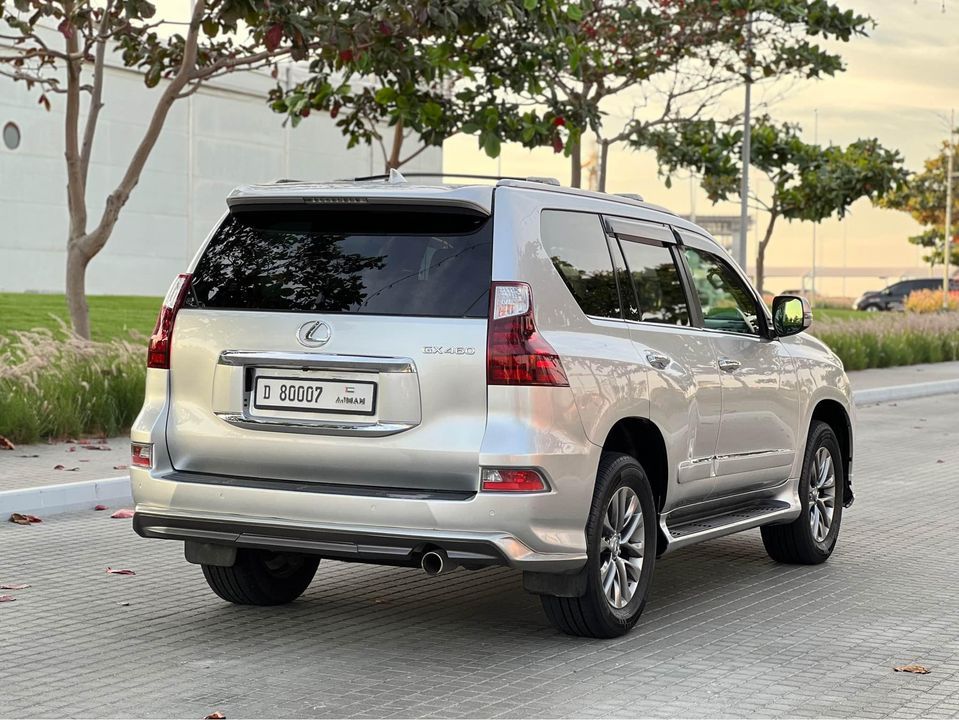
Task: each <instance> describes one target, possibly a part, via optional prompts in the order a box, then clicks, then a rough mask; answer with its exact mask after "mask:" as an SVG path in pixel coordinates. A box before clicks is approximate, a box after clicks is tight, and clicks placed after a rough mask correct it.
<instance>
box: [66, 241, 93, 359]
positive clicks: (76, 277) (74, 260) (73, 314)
mask: <svg viewBox="0 0 959 720" xmlns="http://www.w3.org/2000/svg"><path fill="white" fill-rule="evenodd" d="M89 262H90V259H89V258H88V257H87V256H86V255H85V254H84V253H83V251H82V250H81V249H80V248H79V247H78V245H77V244H76V243H75V242H74V241H73V240H71V241H70V242H69V243H67V279H66V280H67V281H66V289H67V308H68V309H69V311H70V322H71V324H72V325H73V331H74V332H75V333H76V334H77V335H79V336H80V337H82V338H85V339H87V340H89V339H90V313H89V309H88V307H87V292H86V273H87V264H89Z"/></svg>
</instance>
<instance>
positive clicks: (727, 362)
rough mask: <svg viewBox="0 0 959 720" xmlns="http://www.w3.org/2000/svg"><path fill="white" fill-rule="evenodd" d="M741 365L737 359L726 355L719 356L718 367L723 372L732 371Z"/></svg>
mask: <svg viewBox="0 0 959 720" xmlns="http://www.w3.org/2000/svg"><path fill="white" fill-rule="evenodd" d="M740 365H742V363H741V362H739V360H733V359H732V358H728V357H721V358H719V369H720V370H722V371H723V372H733V371H735V370H738V369H739V366H740Z"/></svg>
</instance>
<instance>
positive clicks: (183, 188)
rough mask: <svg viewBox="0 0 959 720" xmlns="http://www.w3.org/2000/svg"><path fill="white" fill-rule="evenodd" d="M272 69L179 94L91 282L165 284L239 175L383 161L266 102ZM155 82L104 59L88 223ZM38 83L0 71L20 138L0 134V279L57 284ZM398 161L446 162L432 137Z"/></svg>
mask: <svg viewBox="0 0 959 720" xmlns="http://www.w3.org/2000/svg"><path fill="white" fill-rule="evenodd" d="M273 84H274V81H273V80H272V79H270V78H269V77H267V76H265V75H260V74H252V73H246V74H238V75H235V76H232V77H229V78H227V79H225V80H224V81H222V82H219V83H218V84H217V85H215V86H211V87H208V88H204V89H202V90H201V91H200V92H198V93H197V94H195V95H194V96H192V97H191V98H188V99H185V100H181V101H178V102H177V103H176V104H175V105H174V106H173V109H172V110H171V111H170V114H169V116H168V118H167V122H166V125H165V127H164V130H163V133H162V134H161V136H160V139H159V141H158V143H157V145H156V147H155V148H154V150H153V153H152V155H151V156H150V159H149V161H148V162H147V164H146V168H145V169H144V172H143V175H142V176H141V178H140V184H139V185H138V186H137V187H136V189H135V190H134V191H133V194H132V196H131V197H130V200H129V202H128V203H127V205H126V207H125V208H124V209H123V211H122V213H121V215H120V220H119V222H118V223H117V226H116V228H115V230H114V232H113V236H112V237H111V238H110V241H109V242H108V243H107V245H106V247H105V248H104V249H103V250H102V251H101V252H100V254H99V255H97V256H96V257H95V258H94V259H93V261H92V262H91V263H90V266H89V268H88V270H87V291H88V292H89V293H90V294H125V295H162V294H163V293H164V292H165V291H166V288H167V286H168V285H169V283H170V280H171V279H172V278H173V276H174V275H176V273H178V272H182V271H183V269H184V268H185V267H186V265H187V263H188V262H189V260H190V258H192V257H193V255H194V253H195V252H196V250H197V248H198V247H199V245H200V243H202V241H203V239H204V238H205V237H206V235H207V233H208V232H209V231H210V230H211V229H212V227H213V226H214V225H215V223H216V221H217V219H218V218H219V217H220V215H222V213H223V212H224V211H225V210H226V202H225V199H226V196H227V194H228V193H229V192H230V190H231V189H233V188H234V187H235V186H237V185H241V184H247V183H253V182H264V181H268V180H273V179H275V178H278V177H294V178H299V179H308V180H332V179H337V178H344V177H355V176H361V175H369V174H373V173H377V172H382V164H383V163H382V156H381V154H380V151H379V148H377V147H373V148H370V147H367V146H365V145H364V146H360V147H357V148H354V149H352V150H347V149H346V138H345V137H343V136H342V135H341V134H340V132H339V130H338V129H337V128H336V127H335V125H334V124H333V121H332V120H331V119H330V118H329V117H328V116H327V115H325V114H320V113H313V114H312V115H311V116H310V117H309V118H306V119H304V120H303V122H301V123H300V125H299V127H297V128H295V129H292V128H284V127H283V125H282V121H283V118H282V116H280V115H277V114H275V113H273V112H272V111H271V110H270V109H269V108H268V107H267V105H266V93H267V92H268V90H269V88H270V87H272V85H273ZM157 95H158V90H157V89H154V90H149V89H147V88H145V87H144V85H143V80H142V78H141V76H139V75H138V74H136V73H133V72H129V71H127V70H124V69H122V68H108V70H107V73H106V82H105V92H104V101H105V103H106V105H105V106H104V108H103V111H102V112H101V116H100V125H99V130H98V133H97V138H96V142H95V145H94V151H93V158H92V162H91V165H90V175H89V181H88V188H87V200H88V207H89V212H90V227H93V226H95V224H96V222H97V220H98V218H99V213H100V212H101V211H102V209H103V203H104V201H105V200H106V197H107V195H108V194H109V193H110V192H111V191H112V190H113V188H114V187H115V186H116V183H117V182H119V180H120V178H121V177H122V174H123V172H124V170H125V169H126V163H127V161H128V160H129V158H130V156H131V154H132V152H133V150H134V148H135V147H136V145H137V143H138V142H139V140H140V138H141V137H142V134H143V131H144V129H145V127H146V124H147V122H148V121H149V118H150V115H151V112H152V110H153V107H154V104H155V102H156V98H157ZM38 97H39V94H38V93H37V92H36V90H34V91H27V89H26V87H25V86H24V85H23V84H22V83H14V82H12V81H10V80H8V79H6V78H0V127H3V125H5V124H6V123H7V122H11V121H12V122H14V123H16V124H17V125H18V126H19V128H20V132H21V143H20V146H19V148H17V149H16V150H9V149H8V148H7V147H6V146H5V145H3V144H2V143H0V291H31V292H63V288H64V272H65V267H66V250H65V247H66V237H67V227H68V217H67V203H66V169H65V166H64V159H63V132H64V131H63V120H64V118H63V112H64V98H63V96H62V95H51V96H50V99H51V102H52V105H53V107H52V110H51V111H50V112H47V111H46V110H44V109H43V107H42V106H41V105H39V104H37V99H38ZM404 169H409V170H411V171H413V170H420V171H427V172H440V171H441V170H442V151H441V150H440V149H439V148H436V149H430V150H428V151H426V152H424V153H422V154H421V155H420V156H419V157H417V158H416V159H415V160H414V161H413V162H411V163H410V164H409V166H407V167H404Z"/></svg>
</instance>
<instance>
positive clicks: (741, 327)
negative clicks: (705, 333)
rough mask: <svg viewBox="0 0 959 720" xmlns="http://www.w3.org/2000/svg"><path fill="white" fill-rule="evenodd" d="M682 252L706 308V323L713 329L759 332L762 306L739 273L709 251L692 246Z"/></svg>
mask: <svg viewBox="0 0 959 720" xmlns="http://www.w3.org/2000/svg"><path fill="white" fill-rule="evenodd" d="M683 252H684V253H685V255H686V262H687V263H688V264H689V270H690V272H691V274H692V276H693V285H694V286H695V288H696V294H697V295H698V296H699V302H700V304H701V305H702V308H703V324H704V325H705V326H706V327H707V328H709V329H711V330H724V331H726V332H734V333H742V334H744V335H758V334H759V307H758V304H757V303H756V298H755V297H754V296H753V294H752V292H750V290H749V287H748V286H747V285H746V283H745V282H743V280H742V279H741V278H740V277H739V275H737V274H736V273H735V272H734V271H733V269H732V268H731V267H730V266H729V265H727V264H726V263H725V262H723V261H722V260H720V259H719V258H718V257H716V256H715V255H712V254H710V253H708V252H705V251H703V250H696V249H695V248H691V247H686V248H684V249H683Z"/></svg>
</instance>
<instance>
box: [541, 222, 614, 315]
mask: <svg viewBox="0 0 959 720" xmlns="http://www.w3.org/2000/svg"><path fill="white" fill-rule="evenodd" d="M540 234H541V236H542V240H543V247H544V248H546V253H547V254H548V255H549V258H550V260H552V261H553V267H555V268H556V270H557V271H558V272H559V275H560V277H561V278H563V282H564V283H566V287H568V288H569V291H570V293H572V295H573V297H574V298H575V299H576V302H577V303H579V306H580V308H582V310H583V312H584V313H586V314H587V315H593V316H595V317H608V318H615V319H617V320H619V319H620V318H622V314H621V313H620V302H619V291H618V289H617V287H616V275H615V274H614V272H613V261H612V259H610V256H609V246H608V245H607V244H606V232H605V230H603V225H602V222H601V221H600V219H599V215H592V214H590V213H578V212H568V211H564V210H544V211H543V215H542V218H541V220H540Z"/></svg>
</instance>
